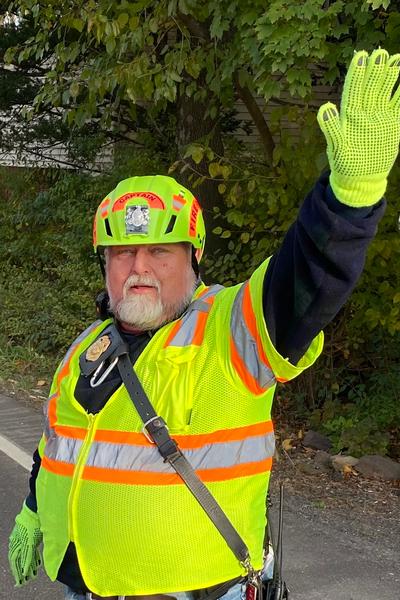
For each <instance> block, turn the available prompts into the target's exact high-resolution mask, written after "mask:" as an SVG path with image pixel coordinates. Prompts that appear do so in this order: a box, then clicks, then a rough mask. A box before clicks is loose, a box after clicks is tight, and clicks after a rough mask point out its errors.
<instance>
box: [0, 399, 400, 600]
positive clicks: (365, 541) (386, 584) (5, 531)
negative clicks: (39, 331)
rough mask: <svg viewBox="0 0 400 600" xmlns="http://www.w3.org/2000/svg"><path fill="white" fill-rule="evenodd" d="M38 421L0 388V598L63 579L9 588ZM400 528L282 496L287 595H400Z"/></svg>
mask: <svg viewBox="0 0 400 600" xmlns="http://www.w3.org/2000/svg"><path fill="white" fill-rule="evenodd" d="M41 428H42V417H41V413H40V411H39V410H35V409H34V408H32V407H31V406H29V405H27V404H24V403H23V402H22V401H17V400H16V399H14V398H7V397H6V396H3V395H1V394H0V509H1V512H0V514H1V519H0V544H1V548H2V552H1V554H0V600H14V599H15V600H22V599H24V600H41V599H43V600H50V599H51V600H61V599H62V598H63V589H62V586H60V585H59V584H53V583H51V582H50V581H49V580H48V579H47V578H46V576H45V575H44V573H43V570H41V571H40V575H39V576H38V578H37V580H35V582H31V583H29V584H28V585H27V586H25V587H22V588H14V586H13V581H12V579H11V576H10V573H9V569H8V561H7V545H8V536H9V533H10V531H11V529H12V526H13V522H14V517H15V515H16V514H17V513H18V512H19V510H20V506H21V503H22V501H23V499H24V497H25V495H26V493H27V489H28V477H29V473H28V470H27V469H28V468H29V464H30V459H29V457H30V456H31V454H32V452H33V450H34V449H35V447H36V444H37V441H38V439H39V437H40V435H41ZM7 440H8V442H9V443H11V444H14V446H12V445H11V446H10V444H7V443H6V441H7ZM21 450H22V453H21ZM9 455H11V456H9ZM16 461H18V462H16ZM20 463H22V464H20ZM23 465H24V466H23ZM272 510H274V509H272ZM276 516H277V515H276V509H275V514H274V518H275V520H276ZM399 517H400V515H399ZM399 520H400V519H399ZM399 533H400V528H399V531H398V532H396V531H390V532H385V531H381V530H380V528H379V524H376V523H369V522H368V517H366V522H365V523H363V524H362V526H361V527H360V524H359V523H354V522H353V521H352V518H351V514H349V515H348V516H347V518H346V517H343V515H342V518H341V519H340V520H338V518H337V515H335V514H334V513H331V512H329V511H326V510H325V511H321V510H318V509H317V508H316V507H315V506H313V505H312V504H310V503H309V502H307V501H305V500H304V499H302V498H300V497H297V496H294V495H291V496H290V497H287V498H286V502H285V511H284V574H285V578H286V580H287V582H288V584H289V587H290V590H291V596H290V600H400V568H399V567H400V544H399V535H398V534H399Z"/></svg>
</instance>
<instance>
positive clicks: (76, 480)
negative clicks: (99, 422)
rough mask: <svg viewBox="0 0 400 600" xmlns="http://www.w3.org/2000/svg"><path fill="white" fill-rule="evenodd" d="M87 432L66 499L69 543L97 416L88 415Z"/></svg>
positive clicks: (73, 532)
mask: <svg viewBox="0 0 400 600" xmlns="http://www.w3.org/2000/svg"><path fill="white" fill-rule="evenodd" d="M86 416H87V418H88V421H89V423H88V430H87V433H86V436H85V439H84V440H83V443H82V447H81V449H80V451H79V455H78V460H77V462H76V467H75V470H74V475H73V477H72V483H71V490H70V493H69V499H68V528H69V539H70V540H71V542H73V541H74V534H75V527H74V508H75V504H76V500H77V497H78V492H79V488H80V486H81V483H82V478H81V476H82V472H83V469H84V467H85V464H86V459H87V457H88V454H89V451H90V447H91V444H92V441H93V438H94V434H95V431H96V430H95V424H96V417H97V415H92V414H88V415H86Z"/></svg>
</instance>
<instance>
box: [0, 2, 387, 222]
mask: <svg viewBox="0 0 400 600" xmlns="http://www.w3.org/2000/svg"><path fill="white" fill-rule="evenodd" d="M386 4H387V2H386ZM8 12H9V13H13V14H15V15H18V18H19V25H18V27H14V31H16V30H18V35H19V40H17V43H16V44H15V43H14V44H12V45H11V47H9V48H8V51H7V52H6V60H7V61H9V62H10V63H11V64H12V65H13V67H14V74H20V73H22V74H25V76H28V77H29V78H30V80H31V81H32V80H33V81H34V82H35V85H36V86H37V85H39V88H40V89H36V90H35V91H36V93H35V94H34V100H33V103H32V105H31V106H25V108H24V111H23V112H24V115H25V117H26V118H27V119H30V120H31V121H32V120H35V119H38V117H39V115H43V114H47V115H49V113H51V115H52V116H53V117H54V116H55V115H56V116H57V117H58V119H59V118H60V115H61V116H62V119H63V121H64V123H65V124H66V125H67V126H68V128H69V132H70V136H71V142H72V136H77V135H78V133H79V132H80V131H81V132H82V130H83V131H84V134H85V137H84V139H86V140H87V139H88V134H90V133H92V135H93V134H94V131H93V129H95V130H96V132H99V131H101V132H103V134H104V135H106V136H107V138H110V137H111V138H112V139H125V140H128V141H129V142H130V143H133V140H136V142H138V141H140V133H141V132H143V131H144V130H145V131H152V132H153V135H154V137H155V138H157V142H158V143H159V144H162V143H164V144H165V143H166V146H167V147H168V148H170V149H171V150H172V152H171V155H172V159H174V160H177V161H179V162H180V168H181V169H182V168H183V170H182V171H181V175H180V176H181V179H182V178H183V179H184V180H185V181H186V183H188V184H191V185H193V182H194V180H197V184H198V186H199V187H198V191H199V195H200V197H201V200H202V203H203V205H204V207H205V209H206V213H207V215H208V218H207V220H208V221H210V219H211V216H212V209H213V207H214V206H215V205H218V204H220V203H221V198H220V192H219V191H218V182H216V181H215V180H214V179H215V178H213V177H211V176H210V172H209V170H208V164H209V163H210V162H212V161H214V160H215V159H218V160H220V159H221V158H222V157H223V156H224V155H225V154H226V152H225V150H224V145H223V141H222V135H223V133H224V117H225V116H226V115H227V114H229V111H232V109H233V107H234V102H235V99H236V98H237V97H240V98H241V100H242V101H243V102H244V103H245V105H246V106H247V108H248V111H249V114H250V116H251V120H252V125H253V126H254V127H255V128H256V129H257V131H258V133H259V136H260V140H261V147H262V149H263V158H262V162H263V163H264V164H265V167H266V169H267V170H268V171H269V172H271V174H273V173H274V172H275V169H274V165H273V160H274V158H273V155H274V150H275V142H274V137H273V135H272V132H271V125H270V123H268V122H267V121H266V119H265V116H264V115H263V113H262V111H261V110H260V108H259V106H258V104H257V102H256V101H255V96H256V95H259V96H262V97H263V98H264V99H265V101H266V102H268V101H269V100H271V98H274V97H277V98H279V97H280V94H281V92H282V91H284V90H288V91H289V92H290V94H292V95H293V96H294V97H295V98H296V99H297V103H298V101H299V99H303V100H309V99H310V98H311V93H312V88H313V85H315V84H316V83H317V82H318V81H324V82H330V83H334V82H336V81H337V80H338V78H340V73H341V69H340V65H343V64H346V63H347V62H348V59H349V56H350V55H351V52H352V50H353V46H354V44H360V43H362V44H363V45H364V46H366V47H367V48H369V47H371V45H375V44H378V43H380V42H381V41H383V39H384V37H385V23H388V22H390V20H391V19H392V16H393V15H389V16H388V15H387V13H386V12H384V11H379V12H375V13H374V12H373V11H371V10H368V3H366V2H365V1H362V0H353V1H351V2H343V0H333V1H328V2H321V1H320V0H305V1H304V2H302V3H298V2H296V1H295V0H291V1H289V2H284V3H282V2H281V1H277V0H274V1H272V2H269V3H268V7H267V9H266V8H265V2H264V0H251V1H250V0H235V1H231V0H229V1H228V0H222V1H221V2H214V1H198V0H179V1H178V0H161V1H157V2H155V1H154V0H152V1H151V0H138V1H136V2H129V1H127V0H123V1H122V2H120V1H119V2H116V1H113V2H110V1H108V0H89V1H87V0H85V1H84V0H78V1H75V0H74V1H71V0H70V1H66V2H62V3H52V2H45V1H37V0H15V1H14V2H11V3H10V5H9V6H8ZM28 29H29V30H30V35H29V36H28V37H27V35H26V34H27V31H28ZM21 38H22V39H21ZM311 64H315V65H320V66H321V72H320V74H319V75H315V76H312V75H311V72H310V65H311ZM60 111H61V112H60ZM43 123H44V121H43V120H42V125H43ZM93 124H95V127H93ZM231 125H232V123H231ZM236 126H237V124H236ZM59 127H60V129H62V126H61V125H60V126H59ZM173 131H175V135H173ZM71 132H72V135H71ZM60 133H61V132H60ZM62 133H63V135H64V138H65V137H66V131H65V129H62ZM53 135H54V132H53ZM193 144H195V145H194V146H193ZM207 215H206V217H207Z"/></svg>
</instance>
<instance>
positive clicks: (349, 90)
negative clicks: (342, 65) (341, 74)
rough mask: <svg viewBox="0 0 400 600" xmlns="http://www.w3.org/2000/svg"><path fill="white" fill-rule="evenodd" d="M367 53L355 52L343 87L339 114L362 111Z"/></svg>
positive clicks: (363, 51) (362, 51)
mask: <svg viewBox="0 0 400 600" xmlns="http://www.w3.org/2000/svg"><path fill="white" fill-rule="evenodd" d="M367 59H368V53H367V52H365V50H361V51H360V52H356V53H355V55H354V56H353V58H352V60H351V63H350V66H349V69H348V71H347V75H346V79H345V81H344V85H343V93H342V104H341V110H340V112H341V113H345V112H346V110H349V111H358V110H361V109H362V90H363V87H364V77H365V71H366V67H367Z"/></svg>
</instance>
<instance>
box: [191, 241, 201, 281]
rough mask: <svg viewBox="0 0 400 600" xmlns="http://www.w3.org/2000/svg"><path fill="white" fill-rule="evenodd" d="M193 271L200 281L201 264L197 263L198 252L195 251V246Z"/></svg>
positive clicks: (193, 250)
mask: <svg viewBox="0 0 400 600" xmlns="http://www.w3.org/2000/svg"><path fill="white" fill-rule="evenodd" d="M192 269H193V271H194V273H195V275H196V277H197V279H198V278H199V275H200V269H199V263H198V262H197V258H196V250H195V248H194V246H192Z"/></svg>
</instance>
